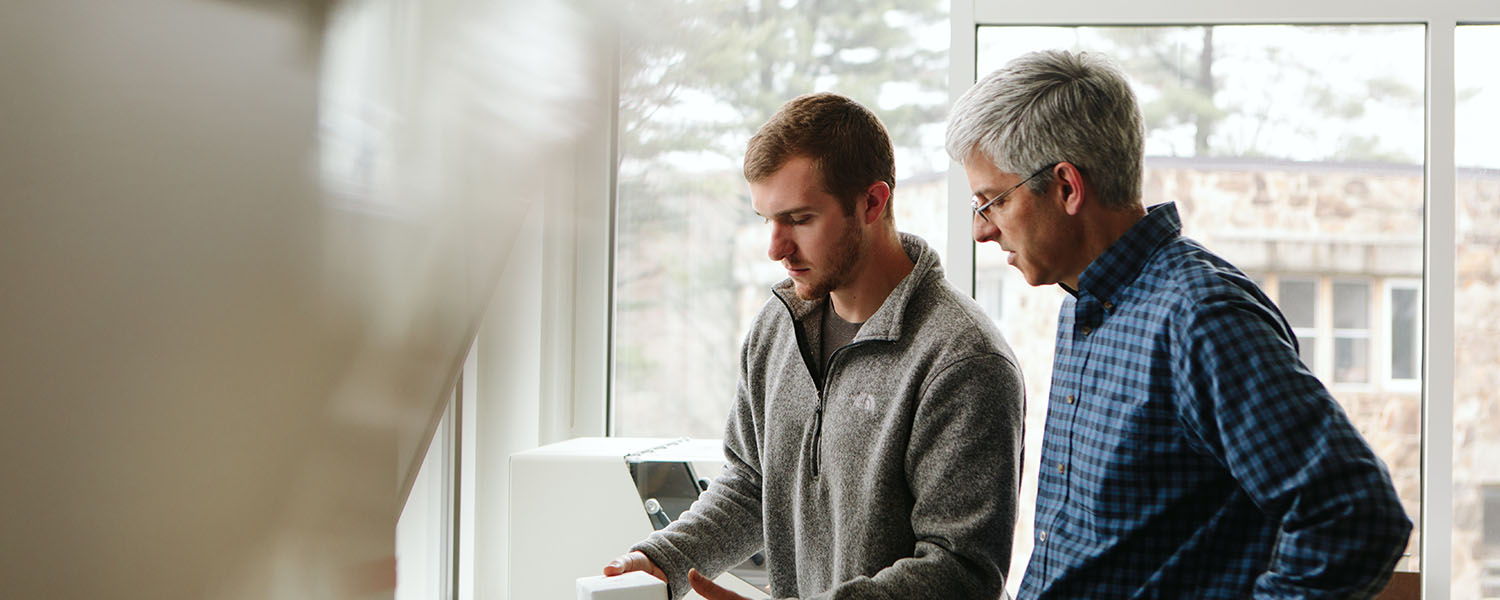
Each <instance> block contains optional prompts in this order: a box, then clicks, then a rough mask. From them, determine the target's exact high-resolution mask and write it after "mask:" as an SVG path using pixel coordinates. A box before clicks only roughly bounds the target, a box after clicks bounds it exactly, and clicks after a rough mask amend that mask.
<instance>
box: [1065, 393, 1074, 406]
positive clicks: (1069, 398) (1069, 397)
mask: <svg viewBox="0 0 1500 600" xmlns="http://www.w3.org/2000/svg"><path fill="white" fill-rule="evenodd" d="M1066 402H1067V403H1068V404H1072V403H1073V402H1074V398H1073V395H1072V394H1068V399H1067V400H1066Z"/></svg>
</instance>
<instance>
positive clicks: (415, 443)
mask: <svg viewBox="0 0 1500 600" xmlns="http://www.w3.org/2000/svg"><path fill="white" fill-rule="evenodd" d="M480 4H484V6H479V5H480ZM526 4H528V3H521V2H511V1H501V2H496V3H488V4H486V3H474V2H460V1H458V0H430V1H426V2H421V3H418V2H413V1H406V0H403V1H396V0H378V1H366V2H347V3H338V4H334V3H326V2H311V3H296V2H250V1H228V0H128V1H121V2H106V3H97V2H83V1H79V0H57V1H51V2H8V3H5V4H4V5H0V81H3V82H4V85H3V87H0V190H3V191H0V193H3V194H4V198H3V200H0V276H3V280H0V281H3V283H0V486H3V489H4V492H3V498H4V500H3V507H4V510H3V511H0V597H4V598H55V599H71V598H124V599H129V598H304V597H316V598H368V597H390V595H391V594H392V590H393V588H394V572H395V566H394V558H393V555H394V541H393V538H394V529H395V523H396V518H397V516H398V514H399V511H400V509H401V500H402V494H403V492H404V490H405V489H406V486H409V485H410V482H411V480H412V478H413V477H414V475H415V474H414V472H413V470H414V468H415V466H416V465H418V464H420V460H421V456H422V452H421V451H422V450H423V448H424V446H425V442H426V439H427V437H428V436H429V435H430V434H431V431H432V429H433V426H434V423H435V421H436V418H437V415H438V411H439V409H440V408H441V406H442V404H443V401H444V400H445V398H446V394H447V392H448V390H449V389H450V387H451V386H452V383H453V381H454V378H455V376H456V373H457V372H458V369H459V367H460V365H461V363H462V361H463V358H464V356H465V353H466V352H467V349H468V347H469V344H470V341H471V340H472V337H473V334H474V331H475V330H476V329H477V328H478V326H479V322H480V320H481V319H482V317H483V311H484V307H485V306H487V301H488V299H489V298H490V296H491V294H492V293H494V292H495V290H494V283H495V273H494V271H495V269H496V265H499V264H502V263H503V261H504V258H505V256H506V255H507V253H508V252H509V251H510V249H511V245H512V241H513V239H514V238H515V234H516V230H517V228H518V227H519V225H520V223H521V222H522V219H520V218H519V216H520V215H523V214H524V213H525V210H526V208H527V206H528V205H529V204H531V203H534V202H540V201H542V200H543V196H544V195H545V194H546V189H547V186H549V185H554V184H553V183H552V182H550V181H547V180H546V179H545V178H544V177H543V176H542V175H541V174H542V173H545V170H544V169H539V168H538V166H539V164H538V163H541V162H543V161H548V160H553V159H555V158H556V156H558V155H559V153H563V154H564V155H565V153H566V152H568V149H567V145H568V144H569V143H570V142H571V137H572V136H573V135H574V134H575V133H576V132H577V131H579V130H581V129H582V128H584V127H585V126H587V123H584V122H582V121H583V120H582V118H581V117H579V116H578V115H582V114H587V111H584V110H579V109H577V107H578V106H579V105H580V104H583V103H588V102H594V101H595V98H594V95H595V94H596V93H597V89H596V88H598V87H599V86H601V85H603V84H604V83H607V78H606V77H602V76H600V75H599V74H598V72H599V71H598V69H599V67H598V65H597V64H595V61H596V58H597V57H598V56H599V53H598V52H597V51H596V48H595V46H594V44H595V42H594V41H592V37H591V36H592V32H591V31H590V27H593V26H594V25H595V19H594V17H593V16H592V15H590V14H588V13H580V12H577V11H575V10H573V9H570V8H567V6H570V5H569V4H566V3H564V4H558V3H545V4H546V5H547V6H545V7H533V6H527V5H526ZM501 293H504V292H503V291H501Z"/></svg>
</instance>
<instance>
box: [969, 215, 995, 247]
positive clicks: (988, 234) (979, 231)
mask: <svg viewBox="0 0 1500 600" xmlns="http://www.w3.org/2000/svg"><path fill="white" fill-rule="evenodd" d="M973 234H974V241H975V242H976V243H980V244H983V243H985V242H996V243H998V242H999V241H1000V228H999V227H996V226H995V225H994V224H992V223H990V222H989V221H988V220H987V219H985V218H983V217H980V216H979V215H974V223H973Z"/></svg>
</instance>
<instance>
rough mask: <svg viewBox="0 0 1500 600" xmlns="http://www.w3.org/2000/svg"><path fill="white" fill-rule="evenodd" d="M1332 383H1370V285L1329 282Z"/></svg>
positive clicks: (1358, 282)
mask: <svg viewBox="0 0 1500 600" xmlns="http://www.w3.org/2000/svg"><path fill="white" fill-rule="evenodd" d="M1333 380H1334V381H1335V382H1338V383H1366V382H1368V381H1369V380H1370V284H1369V283H1368V282H1363V281H1336V282H1334V283H1333Z"/></svg>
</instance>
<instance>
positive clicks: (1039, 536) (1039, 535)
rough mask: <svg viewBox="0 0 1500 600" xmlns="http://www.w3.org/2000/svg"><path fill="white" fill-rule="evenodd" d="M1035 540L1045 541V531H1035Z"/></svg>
mask: <svg viewBox="0 0 1500 600" xmlns="http://www.w3.org/2000/svg"><path fill="white" fill-rule="evenodd" d="M1036 541H1038V542H1045V541H1047V532H1045V531H1039V532H1037V534H1036Z"/></svg>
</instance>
